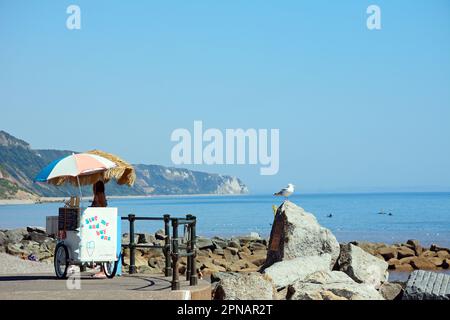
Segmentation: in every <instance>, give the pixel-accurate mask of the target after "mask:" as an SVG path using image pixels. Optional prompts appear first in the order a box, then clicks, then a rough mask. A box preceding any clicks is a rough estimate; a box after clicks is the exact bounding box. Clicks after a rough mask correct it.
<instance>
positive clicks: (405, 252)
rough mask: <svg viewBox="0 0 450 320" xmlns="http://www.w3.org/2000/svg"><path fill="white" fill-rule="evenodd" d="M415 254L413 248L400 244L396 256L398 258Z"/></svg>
mask: <svg viewBox="0 0 450 320" xmlns="http://www.w3.org/2000/svg"><path fill="white" fill-rule="evenodd" d="M415 255H416V252H415V251H414V250H413V249H411V248H408V247H406V246H401V247H400V248H398V250H397V256H398V258H399V259H402V258H407V257H414V256H415Z"/></svg>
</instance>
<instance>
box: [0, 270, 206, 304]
mask: <svg viewBox="0 0 450 320" xmlns="http://www.w3.org/2000/svg"><path fill="white" fill-rule="evenodd" d="M180 280H182V281H181V290H179V291H172V290H171V283H170V281H171V278H166V277H164V276H158V275H143V274H141V275H132V276H131V275H124V276H122V277H115V278H114V279H92V278H91V277H90V274H85V273H82V274H81V281H80V282H79V284H80V287H81V289H68V287H69V288H73V287H76V284H77V283H73V282H72V283H69V285H68V283H67V281H66V280H58V279H56V278H55V276H54V274H21V275H0V300H15V299H25V300H35V299H44V300H61V299H64V300H65V299H70V300H83V299H94V300H110V299H112V300H190V299H192V300H208V299H210V298H211V285H210V284H209V283H208V282H207V281H204V280H199V285H198V286H195V287H191V286H189V283H188V282H187V281H183V277H180Z"/></svg>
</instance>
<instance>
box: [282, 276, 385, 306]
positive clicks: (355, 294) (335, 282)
mask: <svg viewBox="0 0 450 320" xmlns="http://www.w3.org/2000/svg"><path fill="white" fill-rule="evenodd" d="M286 299H288V300H384V299H383V297H382V296H381V294H380V293H379V292H378V291H377V290H376V289H375V288H374V287H373V286H371V285H368V284H360V283H356V282H355V281H354V280H353V279H351V278H350V277H349V276H348V275H346V274H345V273H343V272H340V271H319V272H315V273H313V274H311V275H309V276H308V277H306V278H305V279H303V280H298V281H296V282H294V283H293V284H292V285H290V286H289V287H288V293H287V297H286Z"/></svg>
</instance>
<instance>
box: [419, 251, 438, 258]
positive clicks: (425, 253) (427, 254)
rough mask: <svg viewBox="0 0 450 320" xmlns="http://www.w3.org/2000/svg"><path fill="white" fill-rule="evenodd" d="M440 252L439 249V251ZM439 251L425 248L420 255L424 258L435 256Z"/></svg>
mask: <svg viewBox="0 0 450 320" xmlns="http://www.w3.org/2000/svg"><path fill="white" fill-rule="evenodd" d="M438 252H439V251H438ZM438 252H436V251H431V250H425V251H423V252H422V254H421V255H420V257H423V258H434V257H437V256H438Z"/></svg>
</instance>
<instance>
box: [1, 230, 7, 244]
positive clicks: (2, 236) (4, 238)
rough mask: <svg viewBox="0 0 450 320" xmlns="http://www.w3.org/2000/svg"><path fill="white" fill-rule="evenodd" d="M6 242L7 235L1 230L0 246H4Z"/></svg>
mask: <svg viewBox="0 0 450 320" xmlns="http://www.w3.org/2000/svg"><path fill="white" fill-rule="evenodd" d="M7 242H8V237H7V236H6V234H5V233H4V232H3V231H0V247H1V246H4V245H5V244H6V243H7Z"/></svg>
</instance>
